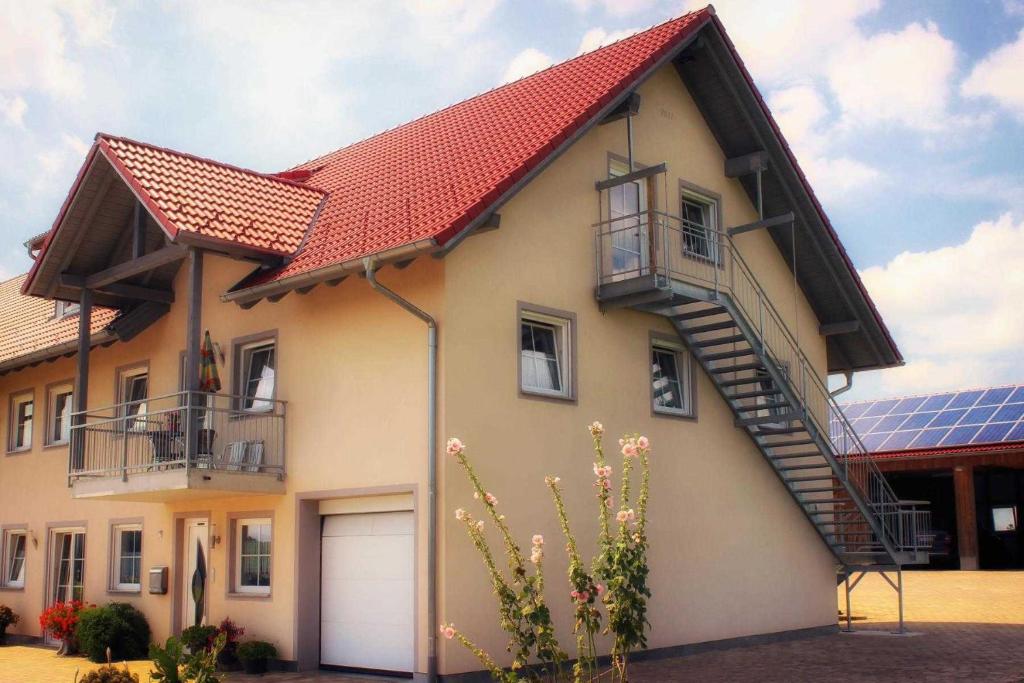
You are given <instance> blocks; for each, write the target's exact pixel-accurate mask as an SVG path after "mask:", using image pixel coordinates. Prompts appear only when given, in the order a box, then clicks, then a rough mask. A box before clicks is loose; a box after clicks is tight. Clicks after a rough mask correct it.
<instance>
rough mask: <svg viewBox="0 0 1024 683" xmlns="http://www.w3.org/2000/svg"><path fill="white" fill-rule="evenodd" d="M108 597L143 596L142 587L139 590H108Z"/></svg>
mask: <svg viewBox="0 0 1024 683" xmlns="http://www.w3.org/2000/svg"><path fill="white" fill-rule="evenodd" d="M107 595H142V587H141V586H139V587H138V588H108V589H107Z"/></svg>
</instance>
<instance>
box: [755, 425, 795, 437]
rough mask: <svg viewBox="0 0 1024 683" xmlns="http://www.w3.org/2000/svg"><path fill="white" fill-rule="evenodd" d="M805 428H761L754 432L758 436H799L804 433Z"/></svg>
mask: <svg viewBox="0 0 1024 683" xmlns="http://www.w3.org/2000/svg"><path fill="white" fill-rule="evenodd" d="M806 431H807V427H779V428H777V429H768V430H766V429H765V428H763V427H762V428H761V429H759V430H757V431H756V432H754V433H755V434H757V435H758V436H771V435H773V434H799V433H800V432H806Z"/></svg>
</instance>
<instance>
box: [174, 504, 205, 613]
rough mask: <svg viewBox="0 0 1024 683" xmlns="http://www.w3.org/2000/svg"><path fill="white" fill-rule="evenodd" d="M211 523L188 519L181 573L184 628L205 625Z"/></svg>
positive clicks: (203, 520) (186, 521)
mask: <svg viewBox="0 0 1024 683" xmlns="http://www.w3.org/2000/svg"><path fill="white" fill-rule="evenodd" d="M209 544H210V524H209V520H207V519H195V518H193V519H187V520H185V563H184V569H185V571H183V572H182V574H181V579H180V580H181V581H182V586H181V595H182V603H183V604H182V610H183V611H182V619H181V627H182V629H186V628H188V627H189V626H198V625H201V624H205V623H206V620H207V616H208V615H207V614H206V604H207V599H206V596H207V592H208V590H209V579H208V577H209V572H210V551H209Z"/></svg>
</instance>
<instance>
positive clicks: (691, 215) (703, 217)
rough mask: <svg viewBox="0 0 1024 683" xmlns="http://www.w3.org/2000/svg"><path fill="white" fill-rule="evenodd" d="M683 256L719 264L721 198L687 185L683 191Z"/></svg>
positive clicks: (680, 213)
mask: <svg viewBox="0 0 1024 683" xmlns="http://www.w3.org/2000/svg"><path fill="white" fill-rule="evenodd" d="M680 197H681V199H680V202H681V207H680V212H679V215H680V217H681V218H682V230H683V252H684V253H685V254H687V255H689V256H697V257H699V258H705V259H709V260H712V261H716V262H717V261H718V249H719V248H718V233H717V230H718V203H719V200H718V197H717V195H715V194H714V193H711V192H708V191H706V190H700V189H698V188H696V187H695V186H693V185H690V184H688V183H683V185H682V188H681V190H680Z"/></svg>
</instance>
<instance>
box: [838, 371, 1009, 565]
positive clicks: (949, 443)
mask: <svg viewBox="0 0 1024 683" xmlns="http://www.w3.org/2000/svg"><path fill="white" fill-rule="evenodd" d="M843 412H844V413H845V414H846V417H847V418H848V419H849V420H850V424H851V425H852V426H853V428H854V429H855V430H856V431H857V433H858V434H859V435H860V437H861V440H862V442H863V444H864V446H865V448H867V449H868V450H869V451H870V452H871V457H872V459H873V460H874V461H875V463H876V465H877V466H878V469H879V470H881V471H882V472H883V473H884V474H885V478H886V479H887V480H888V481H889V483H890V484H891V485H892V488H893V489H894V490H895V492H896V493H897V494H898V495H899V497H900V498H905V499H917V500H922V501H927V502H928V505H929V508H930V510H931V512H932V518H933V525H932V526H933V528H934V530H935V533H936V544H935V549H934V554H933V556H932V559H931V563H930V564H931V566H934V567H936V568H940V569H1022V568H1024V532H1022V531H1021V527H1020V515H1021V510H1022V506H1024V385H1019V384H1018V385H1009V386H998V387H983V388H977V389H964V390H960V391H943V392H939V393H935V394H922V395H917V396H903V397H898V398H885V399H878V400H874V401H858V402H855V403H849V404H846V405H844V406H843Z"/></svg>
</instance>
